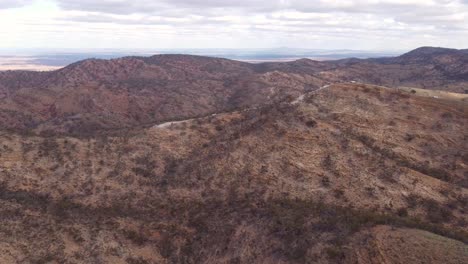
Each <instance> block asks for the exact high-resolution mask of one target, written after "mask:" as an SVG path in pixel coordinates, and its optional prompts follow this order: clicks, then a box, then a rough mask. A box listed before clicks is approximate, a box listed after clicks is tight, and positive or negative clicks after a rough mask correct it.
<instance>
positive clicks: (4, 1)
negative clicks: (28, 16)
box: [0, 0, 32, 9]
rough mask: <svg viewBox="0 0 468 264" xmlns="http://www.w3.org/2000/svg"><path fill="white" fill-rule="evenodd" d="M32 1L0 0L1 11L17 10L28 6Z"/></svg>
mask: <svg viewBox="0 0 468 264" xmlns="http://www.w3.org/2000/svg"><path fill="white" fill-rule="evenodd" d="M31 2H32V0H0V9H8V8H15V7H21V6H25V5H28V4H30V3H31Z"/></svg>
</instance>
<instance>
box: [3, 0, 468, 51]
mask: <svg viewBox="0 0 468 264" xmlns="http://www.w3.org/2000/svg"><path fill="white" fill-rule="evenodd" d="M419 46H444V47H452V48H468V0H235V1H228V0H225V1H221V0H76V1H75V0H0V48H18V49H19V48H57V49H63V48H75V49H95V48H98V49H99V48H110V49H158V48H276V47H293V48H311V49H358V50H408V49H412V48H416V47H419Z"/></svg>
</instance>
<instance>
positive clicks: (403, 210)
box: [397, 207, 408, 217]
mask: <svg viewBox="0 0 468 264" xmlns="http://www.w3.org/2000/svg"><path fill="white" fill-rule="evenodd" d="M397 215H398V216H400V217H407V216H408V209H406V208H404V207H401V208H399V209H398V210H397Z"/></svg>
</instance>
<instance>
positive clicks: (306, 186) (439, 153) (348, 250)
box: [0, 48, 468, 263]
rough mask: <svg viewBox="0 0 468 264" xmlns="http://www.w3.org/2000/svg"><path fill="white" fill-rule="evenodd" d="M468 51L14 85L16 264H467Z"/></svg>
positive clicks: (227, 65) (5, 229) (1, 192)
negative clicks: (467, 90)
mask: <svg viewBox="0 0 468 264" xmlns="http://www.w3.org/2000/svg"><path fill="white" fill-rule="evenodd" d="M429 51H430V52H429ZM428 52H429V54H426V53H428ZM439 52H440V53H439ZM463 54H466V52H465V51H457V50H440V49H435V50H433V49H430V48H423V49H419V50H416V51H413V52H410V53H408V54H405V55H403V56H401V57H398V58H388V59H370V60H362V61H361V60H347V61H335V62H314V61H310V60H300V61H296V62H291V63H265V64H247V63H241V62H235V61H230V60H225V59H213V58H205V57H193V56H184V55H164V56H154V57H151V58H123V59H118V60H112V61H101V60H88V61H84V62H79V63H76V64H74V65H70V66H68V67H66V68H64V69H61V70H58V71H55V72H46V73H34V72H3V73H0V76H1V77H0V87H1V88H0V91H1V94H0V98H1V99H0V120H1V121H2V124H4V126H3V127H2V129H1V130H0V221H1V225H0V263H467V262H468V246H467V245H466V243H468V226H467V223H468V222H467V221H468V216H467V210H468V205H467V201H468V196H467V195H468V190H467V188H468V170H467V168H468V152H467V146H468V144H467V140H468V138H467V135H466V131H467V122H468V103H467V102H468V101H467V100H468V99H467V98H468V97H467V96H465V95H462V94H456V93H450V92H446V91H452V90H453V89H455V90H456V89H458V88H456V87H462V86H463V83H464V82H466V76H465V75H464V71H466V67H467V65H466V63H465V64H464V63H463V60H464V59H466V57H464V55H463ZM416 55H417V56H421V59H416V57H417V56H416ZM457 63H459V64H457ZM428 64H433V65H436V64H437V65H439V66H437V67H436V66H434V67H429V66H427V65H428ZM442 64H443V65H445V66H444V67H442V66H440V65H442ZM457 65H458V66H457ZM406 67H410V68H411V69H413V72H408V71H406V70H405V69H409V68H406ZM365 69H367V70H368V71H374V70H375V71H377V69H382V70H388V72H387V73H386V74H385V73H383V72H382V73H378V74H379V75H380V76H385V78H388V80H390V79H392V78H396V77H394V76H396V75H399V74H400V73H401V74H403V72H404V73H405V74H406V75H405V76H412V77H411V78H409V77H408V79H406V80H410V79H411V82H410V81H402V80H400V81H399V82H395V83H393V84H387V83H385V82H384V80H383V79H379V78H378V77H376V76H377V75H376V76H372V78H376V79H374V80H373V79H372V78H371V77H368V78H369V79H363V78H364V77H363V76H368V73H366V72H365V71H366V70H365ZM389 69H391V70H389ZM449 73H450V74H452V75H450V74H449ZM458 74H459V75H458ZM369 76H371V75H369ZM399 76H400V78H402V79H404V78H403V77H401V76H402V75H399ZM424 76H426V77H424ZM427 76H429V77H430V78H434V80H436V79H437V82H438V83H439V84H440V85H437V86H436V87H431V88H438V89H441V90H444V89H445V88H447V87H449V88H447V89H445V90H446V91H444V92H438V91H431V90H424V89H416V88H414V89H412V88H402V89H396V88H395V87H398V86H414V87H420V88H424V86H425V84H426V82H428V83H429V81H427V79H425V78H429V77H427ZM442 76H443V77H442ZM456 76H458V77H456ZM366 78H367V77H366ZM382 78H383V77H382ZM464 78H465V79H464ZM385 80H387V79H385ZM394 80H396V79H394ZM351 81H355V83H351ZM361 82H368V83H376V84H379V86H377V85H372V84H363V83H361ZM381 82H382V83H381ZM380 84H387V85H388V86H392V87H384V86H380Z"/></svg>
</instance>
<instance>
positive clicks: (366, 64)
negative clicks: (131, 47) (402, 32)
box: [0, 48, 468, 136]
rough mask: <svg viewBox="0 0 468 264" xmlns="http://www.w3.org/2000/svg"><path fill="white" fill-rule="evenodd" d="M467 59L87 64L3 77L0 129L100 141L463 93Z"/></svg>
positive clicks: (160, 58)
mask: <svg viewBox="0 0 468 264" xmlns="http://www.w3.org/2000/svg"><path fill="white" fill-rule="evenodd" d="M467 56H468V54H467V53H466V52H464V51H463V50H452V49H441V48H420V49H417V50H414V51H412V52H409V53H407V54H404V55H402V56H400V57H396V58H382V59H369V60H358V59H348V60H340V61H326V62H317V61H312V60H308V59H302V60H298V61H294V62H284V63H261V64H249V63H243V62H237V61H232V60H227V59H220V58H209V57H201V56H189V55H156V56H152V57H126V58H121V59H113V60H96V59H89V60H85V61H80V62H77V63H74V64H72V65H69V66H67V67H65V68H63V69H60V70H56V71H52V72H27V71H7V72H0V122H1V123H2V124H3V127H4V129H9V130H12V131H16V132H22V133H34V134H44V135H45V134H63V135H65V134H68V135H70V134H73V135H75V136H90V135H94V134H95V133H97V132H99V131H101V132H102V131H104V132H106V133H108V132H109V131H115V130H116V129H125V128H131V127H135V126H144V125H148V124H154V123H161V122H165V121H169V120H181V119H187V118H193V117H200V116H206V115H209V114H213V113H220V112H228V111H232V110H236V109H243V108H248V107H255V106H259V105H263V104H265V103H267V102H272V101H281V100H283V99H285V98H287V97H297V96H299V95H300V94H302V93H304V92H308V91H312V90H316V89H318V88H320V87H322V86H324V85H328V84H333V83H340V82H350V81H357V82H362V83H369V84H376V85H383V86H388V87H400V86H409V87H416V88H426V89H439V90H445V91H454V92H464V91H465V90H466V87H467V84H468V79H467V78H468V77H467V76H468V74H467V73H468V67H467V65H468V63H467V60H468V57H467Z"/></svg>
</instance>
